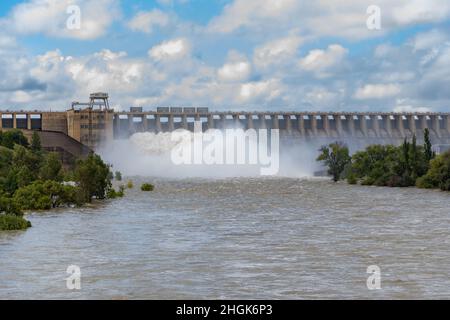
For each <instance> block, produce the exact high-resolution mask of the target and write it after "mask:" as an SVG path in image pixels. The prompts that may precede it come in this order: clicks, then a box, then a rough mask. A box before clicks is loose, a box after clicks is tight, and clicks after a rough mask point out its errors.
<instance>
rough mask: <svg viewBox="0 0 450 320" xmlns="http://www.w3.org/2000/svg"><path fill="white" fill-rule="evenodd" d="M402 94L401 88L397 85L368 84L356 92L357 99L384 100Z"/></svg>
mask: <svg viewBox="0 0 450 320" xmlns="http://www.w3.org/2000/svg"><path fill="white" fill-rule="evenodd" d="M400 92H401V88H400V86H399V85H397V84H367V85H365V86H363V87H361V88H358V89H357V90H356V92H355V95H354V97H355V99H359V100H365V99H383V98H386V97H393V96H396V95H398V94H399V93H400Z"/></svg>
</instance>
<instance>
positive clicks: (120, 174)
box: [114, 171, 122, 181]
mask: <svg viewBox="0 0 450 320" xmlns="http://www.w3.org/2000/svg"><path fill="white" fill-rule="evenodd" d="M114 177H115V179H116V180H117V181H122V173H121V172H120V171H116V172H115V175H114Z"/></svg>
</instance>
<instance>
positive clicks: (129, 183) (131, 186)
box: [127, 180, 134, 189]
mask: <svg viewBox="0 0 450 320" xmlns="http://www.w3.org/2000/svg"><path fill="white" fill-rule="evenodd" d="M127 188H128V189H133V188H134V184H133V181H131V180H128V182H127Z"/></svg>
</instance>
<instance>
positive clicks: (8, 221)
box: [0, 214, 31, 231]
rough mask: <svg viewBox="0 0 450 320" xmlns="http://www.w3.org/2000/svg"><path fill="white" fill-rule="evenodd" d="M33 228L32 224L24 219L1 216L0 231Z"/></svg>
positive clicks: (6, 215)
mask: <svg viewBox="0 0 450 320" xmlns="http://www.w3.org/2000/svg"><path fill="white" fill-rule="evenodd" d="M28 228H31V222H30V221H27V220H25V219H24V218H23V217H19V216H15V215H10V214H0V231H13V230H25V229H28Z"/></svg>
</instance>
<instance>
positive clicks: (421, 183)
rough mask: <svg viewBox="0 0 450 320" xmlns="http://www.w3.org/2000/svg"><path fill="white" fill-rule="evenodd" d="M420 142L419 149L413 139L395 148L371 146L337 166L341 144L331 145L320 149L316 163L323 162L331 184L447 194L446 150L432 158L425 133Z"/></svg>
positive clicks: (449, 168) (449, 169)
mask: <svg viewBox="0 0 450 320" xmlns="http://www.w3.org/2000/svg"><path fill="white" fill-rule="evenodd" d="M424 141H425V143H424V145H423V146H418V145H417V140H416V137H415V136H413V138H412V141H411V142H409V141H408V140H407V139H405V140H404V141H403V144H402V145H400V146H398V147H395V146H393V145H371V146H368V147H367V148H366V149H365V150H363V151H359V152H356V153H355V154H353V156H352V157H351V161H350V162H349V163H348V164H347V165H345V166H342V165H339V161H337V158H338V156H337V154H338V152H342V154H343V155H342V156H341V158H343V159H345V150H344V151H340V150H339V149H340V146H342V145H340V144H334V145H330V147H323V148H322V149H321V151H322V154H321V155H320V156H319V158H318V159H317V160H318V161H325V164H327V165H328V167H329V173H330V174H331V175H333V179H334V181H337V179H339V178H340V177H345V178H346V179H347V182H348V183H349V184H357V183H358V182H360V183H361V184H362V185H369V186H372V185H375V186H388V187H410V186H418V187H421V188H440V189H441V190H445V191H450V151H449V152H447V153H445V154H442V155H440V156H438V157H436V155H435V154H434V152H432V145H431V142H430V139H429V131H428V130H425V131H424ZM430 160H431V161H430ZM342 162H345V161H344V160H343V161H342ZM332 168H334V170H332Z"/></svg>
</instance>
